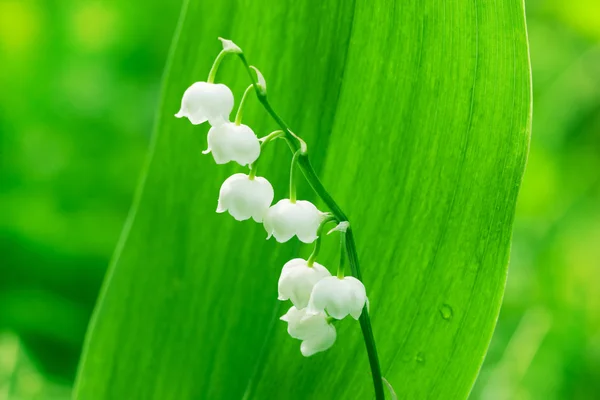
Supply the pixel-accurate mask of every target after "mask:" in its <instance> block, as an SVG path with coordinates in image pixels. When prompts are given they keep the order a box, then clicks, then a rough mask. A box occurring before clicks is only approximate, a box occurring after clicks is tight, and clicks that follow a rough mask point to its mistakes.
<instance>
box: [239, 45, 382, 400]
mask: <svg viewBox="0 0 600 400" xmlns="http://www.w3.org/2000/svg"><path fill="white" fill-rule="evenodd" d="M238 56H239V57H240V60H241V61H242V63H243V64H244V67H245V68H246V71H247V72H248V76H250V81H251V82H252V85H254V89H255V90H254V92H255V93H256V96H257V97H258V100H259V101H260V102H261V104H262V105H263V107H264V108H265V110H266V111H267V112H268V113H269V115H271V117H272V118H273V119H274V120H275V122H277V124H278V125H279V127H280V128H281V129H282V130H283V131H284V132H285V138H286V141H287V142H288V145H289V147H290V149H291V150H292V153H296V152H297V151H298V150H300V147H301V142H300V141H299V140H298V138H297V136H296V135H295V134H294V133H293V132H292V131H291V130H290V128H289V127H288V126H287V124H286V123H285V121H283V120H282V119H281V117H280V116H279V115H278V114H277V113H276V112H275V110H273V108H272V107H271V104H270V103H269V101H268V99H267V95H266V93H261V92H260V90H258V87H257V85H256V81H255V78H254V76H253V75H252V69H251V68H250V65H249V64H248V61H247V60H246V57H245V56H244V54H238ZM298 166H299V167H300V170H301V171H302V173H303V174H304V177H305V178H306V180H307V181H308V183H309V184H310V186H311V187H312V188H313V190H314V191H315V193H317V196H319V197H320V198H321V200H323V202H324V203H325V204H326V205H327V207H328V208H329V209H330V210H331V212H332V213H333V215H334V216H335V217H336V219H337V220H338V221H348V218H347V217H346V215H345V214H344V212H343V211H342V209H341V208H340V207H339V206H338V205H337V203H336V202H335V200H334V199H333V198H332V197H331V195H330V194H329V192H327V190H326V189H325V187H324V186H323V183H321V180H320V179H319V177H318V176H317V174H316V172H315V170H314V169H313V167H312V165H311V163H310V160H309V159H308V154H307V153H306V152H303V153H302V154H300V155H299V156H298ZM345 236H346V250H347V252H348V261H349V264H350V270H351V271H352V275H354V276H355V277H356V278H357V279H358V280H360V281H362V274H361V272H360V266H359V263H358V254H357V252H356V244H355V243H354V235H353V234H352V229H351V228H348V230H347V231H346V235H345ZM359 322H360V328H361V331H362V334H363V339H364V341H365V346H366V348H367V356H368V357H369V364H370V366H371V375H372V377H373V386H374V388H375V399H376V400H385V392H384V390H383V378H382V376H381V367H380V365H379V356H378V354H377V348H376V346H375V337H374V336H373V328H372V326H371V319H370V318H369V312H368V310H367V307H366V306H365V308H364V309H363V312H362V314H361V316H360V319H359Z"/></svg>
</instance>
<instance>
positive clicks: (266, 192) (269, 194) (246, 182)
mask: <svg viewBox="0 0 600 400" xmlns="http://www.w3.org/2000/svg"><path fill="white" fill-rule="evenodd" d="M273 196H274V193H273V186H271V184H270V183H269V181H268V180H266V179H265V178H261V177H260V176H256V177H254V179H250V177H249V176H248V175H246V174H234V175H231V176H230V177H229V178H227V179H225V182H223V184H222V185H221V190H220V191H219V204H218V206H217V212H218V213H222V212H225V211H229V214H231V216H232V217H233V218H235V219H236V220H238V221H245V220H247V219H249V218H250V217H252V218H253V219H254V220H255V221H256V222H262V220H263V217H264V215H265V213H266V212H267V210H268V209H269V206H270V205H271V202H272V201H273Z"/></svg>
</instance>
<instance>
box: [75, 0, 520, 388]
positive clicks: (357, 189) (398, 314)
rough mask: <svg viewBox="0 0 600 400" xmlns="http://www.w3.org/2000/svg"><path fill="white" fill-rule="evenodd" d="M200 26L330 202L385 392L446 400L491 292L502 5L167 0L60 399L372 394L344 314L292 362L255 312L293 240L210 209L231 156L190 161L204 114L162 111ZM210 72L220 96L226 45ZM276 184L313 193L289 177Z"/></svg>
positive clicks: (505, 239)
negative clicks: (139, 151) (88, 318)
mask: <svg viewBox="0 0 600 400" xmlns="http://www.w3.org/2000/svg"><path fill="white" fill-rule="evenodd" d="M208 15H210V18H209V17H207V16H208ZM217 36H225V37H229V38H232V39H233V40H235V41H236V42H237V43H238V44H239V45H241V46H242V48H243V49H244V50H245V52H246V54H247V56H248V58H249V59H250V62H251V63H253V64H255V65H257V66H258V67H259V68H260V69H261V71H262V72H263V73H264V74H265V77H266V78H267V82H268V85H269V93H270V98H271V102H272V103H273V104H274V106H275V107H276V108H277V109H278V112H279V113H280V114H281V115H282V116H284V118H285V119H286V120H287V122H288V123H289V124H290V126H291V127H292V129H294V130H295V131H296V132H297V133H299V134H300V135H301V136H302V137H303V138H304V139H305V140H306V141H307V142H308V144H309V151H310V154H311V158H312V160H313V162H314V164H315V166H316V168H317V170H318V171H319V174H320V176H321V177H322V178H323V180H324V183H325V185H326V187H327V188H328V189H329V190H330V192H331V193H332V195H333V196H334V197H335V198H336V200H337V201H338V202H339V203H340V205H341V206H342V208H343V209H344V210H345V211H346V212H347V214H348V215H349V216H350V221H351V223H352V226H353V227H354V230H355V234H356V238H357V243H358V251H359V255H360V257H361V259H362V265H363V275H364V279H365V284H366V286H367V290H368V292H369V295H370V299H371V311H372V321H373V326H374V331H375V337H376V339H377V343H378V346H379V352H380V358H381V364H382V368H383V371H384V375H385V376H386V378H387V379H388V380H389V381H390V383H391V384H392V385H393V386H394V388H395V389H396V391H397V392H398V393H400V394H401V395H402V397H407V398H424V397H432V398H463V397H466V396H467V394H468V393H469V391H470V389H471V386H472V383H473V381H474V379H475V376H476V374H477V372H478V369H479V367H480V364H481V361H482V359H483V356H484V354H485V352H486V349H487V346H488V343H489V340H490V337H491V334H492V330H493V328H494V324H495V321H496V317H497V314H498V310H499V307H500V301H501V298H502V292H503V288H504V281H505V277H506V264H507V262H508V248H509V240H510V235H511V225H512V220H513V214H514V207H515V202H516V195H517V191H518V187H519V183H520V180H521V174H522V172H523V168H524V162H525V155H526V151H527V145H528V128H529V124H530V103H531V99H530V89H529V83H530V82H529V68H528V59H527V42H526V35H525V24H524V17H523V9H522V4H521V3H520V2H518V1H501V2H499V3H498V2H497V3H496V4H494V5H490V4H487V3H486V2H476V3H472V2H467V1H459V2H454V3H452V4H446V6H445V7H443V8H442V7H439V4H437V3H436V2H425V3H423V4H416V3H414V4H405V3H402V4H401V5H400V4H395V5H393V4H388V3H386V2H383V1H377V2H367V1H356V2H354V3H353V2H320V1H316V0H315V1H308V2H296V3H289V4H283V3H280V2H266V1H265V2H261V4H256V3H254V4H253V6H252V7H248V5H246V4H244V3H243V2H236V1H229V2H222V3H219V4H218V5H217V4H215V3H211V4H208V3H204V2H199V1H191V2H190V3H189V4H186V5H185V6H184V13H183V18H182V23H181V26H180V30H179V35H178V36H177V39H176V41H175V51H174V52H173V54H172V57H171V61H170V67H169V69H168V72H167V75H166V82H165V87H164V90H163V100H162V106H161V107H160V114H159V117H158V122H157V126H156V132H155V135H154V139H153V145H152V150H151V157H150V158H149V163H148V165H147V168H146V170H145V173H144V180H143V185H142V186H141V187H140V191H139V193H138V196H137V198H136V201H135V203H134V208H133V211H132V213H131V215H130V219H129V222H128V224H127V226H126V228H125V230H124V233H123V236H122V238H121V242H120V245H119V246H118V248H117V251H116V253H115V257H114V259H113V263H112V265H111V268H110V271H109V274H108V277H107V279H106V282H105V286H104V289H103V293H102V297H101V299H100V302H99V304H98V307H97V310H96V315H95V318H94V321H93V323H92V326H91V330H90V333H89V337H88V341H87V348H86V351H85V354H84V358H83V360H82V366H81V369H80V375H79V380H78V385H77V388H76V392H75V396H76V398H78V399H114V398H144V399H151V398H156V399H181V398H198V397H200V398H219V399H234V398H242V397H244V396H245V398H248V399H250V398H256V399H266V398H274V399H278V398H286V399H294V398H298V399H306V398H318V399H329V398H369V396H371V395H372V390H373V389H372V386H371V382H370V374H369V370H368V364H367V359H366V355H365V352H364V345H363V343H362V338H361V335H360V331H359V329H358V325H357V324H355V323H351V322H349V321H343V322H342V323H341V324H340V325H339V328H340V329H339V336H338V341H337V343H336V344H335V346H334V347H333V348H332V349H331V350H329V351H327V352H326V353H323V354H319V355H317V356H314V357H312V358H310V359H304V358H302V356H301V355H300V353H299V351H298V345H299V343H298V342H296V341H294V340H292V339H290V338H289V337H288V336H287V334H286V332H285V327H284V326H283V325H282V324H281V323H279V322H278V321H277V318H278V316H279V315H281V314H282V312H283V309H284V307H285V306H283V305H281V304H279V303H278V302H277V301H276V280H277V277H278V274H279V271H280V268H281V266H282V265H283V263H284V262H285V261H287V260H288V259H289V258H291V257H292V256H295V255H297V254H302V255H305V256H306V255H307V254H308V253H309V252H310V248H309V246H302V247H301V246H299V245H298V244H297V243H291V244H286V245H277V244H275V243H274V242H273V241H269V242H267V241H265V240H264V237H265V232H264V230H263V229H262V227H261V226H260V225H257V224H254V223H252V222H246V223H236V222H235V221H233V220H232V219H231V218H229V217H228V216H227V215H217V214H216V213H215V212H214V208H215V207H216V198H217V193H218V188H219V185H220V183H221V182H222V181H223V180H224V179H225V178H226V177H227V176H228V175H229V174H231V173H233V172H234V171H237V170H238V169H237V168H236V167H234V166H227V167H218V166H216V165H214V163H213V162H212V160H211V159H210V157H203V156H201V154H200V150H201V149H202V148H203V147H204V146H205V136H204V135H205V133H206V127H194V126H191V125H190V124H189V123H187V121H182V120H176V119H175V118H173V114H174V113H175V112H176V111H177V109H178V106H179V100H180V98H181V94H182V93H183V90H184V89H185V88H186V87H187V86H188V85H189V84H190V83H192V82H193V81H195V80H202V79H204V77H205V76H206V74H207V72H208V69H209V67H210V63H211V62H212V59H213V57H214V56H215V55H216V53H217V51H218V42H217V41H216V37H217ZM218 80H220V81H224V82H226V83H228V84H230V85H231V86H232V87H233V88H234V93H238V97H239V94H241V91H242V90H243V88H244V87H245V86H246V85H247V83H248V82H247V76H246V75H245V73H244V72H243V70H242V68H241V65H239V63H238V61H237V60H235V59H233V58H231V59H228V60H226V62H225V63H224V68H223V69H222V70H221V71H220V74H219V77H218ZM245 122H246V123H248V124H250V125H251V126H253V128H254V129H255V131H256V132H257V133H259V135H261V136H262V135H263V134H266V133H268V132H270V131H271V130H273V129H275V128H276V126H275V125H274V123H273V122H272V121H270V120H269V119H268V118H267V116H266V114H265V112H264V111H263V110H262V109H261V108H260V107H259V106H258V104H255V106H254V107H253V106H252V105H251V104H249V106H248V108H247V110H246V112H245ZM273 147H276V146H275V145H274V146H273ZM268 152H269V153H270V155H269V158H268V159H266V160H264V161H261V172H260V174H265V175H266V176H267V177H268V178H269V179H270V180H271V182H273V184H274V186H275V188H276V197H279V196H282V195H284V193H285V188H286V186H287V184H286V181H287V173H288V172H287V171H288V168H287V166H288V164H287V161H288V160H289V155H288V154H287V152H286V151H284V150H283V148H282V147H278V148H276V149H273V148H269V149H268ZM298 193H299V197H300V198H302V197H307V198H309V199H314V198H313V196H312V194H311V193H310V191H309V190H308V188H307V187H306V185H305V186H303V187H301V188H300V189H299V192H298ZM324 246H326V247H329V248H332V247H334V246H335V242H332V241H329V242H328V241H325V243H324ZM325 261H327V262H325V264H326V265H332V262H333V261H332V258H330V259H329V260H327V258H325ZM175 382H176V383H175Z"/></svg>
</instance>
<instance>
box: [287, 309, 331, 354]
mask: <svg viewBox="0 0 600 400" xmlns="http://www.w3.org/2000/svg"><path fill="white" fill-rule="evenodd" d="M280 319H281V320H282V321H285V322H287V323H288V333H289V334H290V336H291V337H293V338H294V339H300V340H302V344H301V345H300V352H302V355H303V356H304V357H310V356H312V355H313V354H315V353H318V352H321V351H325V350H327V349H328V348H330V347H331V346H333V344H334V343H335V339H336V331H335V327H334V326H333V325H331V324H330V323H329V321H328V318H327V315H325V313H317V314H307V313H306V309H305V308H303V309H301V310H299V309H297V308H296V307H292V308H290V309H289V310H288V312H287V313H286V314H285V315H284V316H282V317H281V318H280Z"/></svg>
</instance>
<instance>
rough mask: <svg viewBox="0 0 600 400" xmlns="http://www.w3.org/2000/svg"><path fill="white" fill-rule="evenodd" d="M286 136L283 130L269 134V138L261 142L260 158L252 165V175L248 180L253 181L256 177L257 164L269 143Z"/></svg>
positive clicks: (249, 175) (266, 137)
mask: <svg viewBox="0 0 600 400" xmlns="http://www.w3.org/2000/svg"><path fill="white" fill-rule="evenodd" d="M283 136H285V133H284V132H283V131H282V130H278V131H274V132H271V133H269V134H268V135H267V136H265V137H264V138H262V139H259V140H261V143H260V155H259V156H258V158H257V159H256V161H254V162H253V163H252V165H251V166H250V174H248V178H250V180H253V179H254V178H255V177H256V168H257V164H258V161H259V160H260V157H261V156H262V154H263V149H264V147H265V146H266V145H267V143H269V142H270V141H272V140H275V139H277V138H280V137H283Z"/></svg>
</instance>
